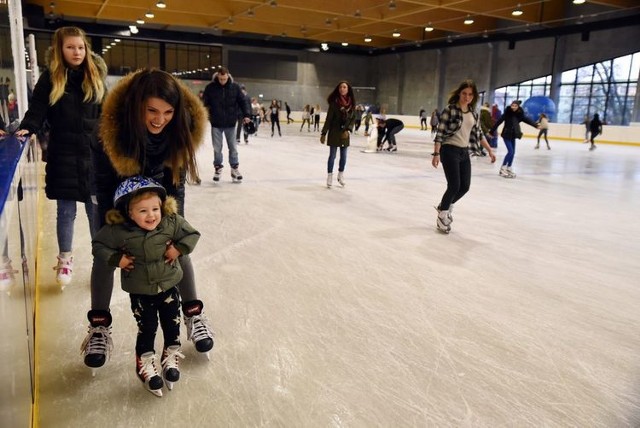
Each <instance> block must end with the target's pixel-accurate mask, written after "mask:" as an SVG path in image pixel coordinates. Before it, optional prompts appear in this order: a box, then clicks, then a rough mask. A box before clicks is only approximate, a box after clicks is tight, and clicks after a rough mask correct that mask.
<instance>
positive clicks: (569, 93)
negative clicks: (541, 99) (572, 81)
mask: <svg viewBox="0 0 640 428" xmlns="http://www.w3.org/2000/svg"><path fill="white" fill-rule="evenodd" d="M574 90H575V85H562V86H560V96H561V97H572V98H573V91H574Z"/></svg>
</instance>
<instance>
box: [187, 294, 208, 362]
mask: <svg viewBox="0 0 640 428" xmlns="http://www.w3.org/2000/svg"><path fill="white" fill-rule="evenodd" d="M202 308H203V304H202V302H201V301H200V300H193V301H191V302H187V303H183V304H182V313H183V314H184V323H185V325H186V326H187V339H189V340H191V341H192V342H193V344H194V345H195V347H196V350H197V351H198V352H200V353H203V354H205V355H206V357H207V359H208V360H209V359H210V358H209V351H210V350H211V349H212V348H213V338H214V334H213V330H211V327H210V326H209V319H208V318H207V316H206V315H205V314H204V313H202Z"/></svg>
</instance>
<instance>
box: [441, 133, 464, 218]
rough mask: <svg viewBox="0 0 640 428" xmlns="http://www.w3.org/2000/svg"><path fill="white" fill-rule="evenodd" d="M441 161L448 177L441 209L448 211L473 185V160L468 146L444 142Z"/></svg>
mask: <svg viewBox="0 0 640 428" xmlns="http://www.w3.org/2000/svg"><path fill="white" fill-rule="evenodd" d="M440 162H441V163H442V169H443V170H444V176H445V177H446V178H447V190H446V191H445V192H444V195H442V201H440V207H439V209H440V210H442V211H447V210H448V209H449V207H450V206H451V204H454V203H456V202H457V201H458V200H459V199H460V198H462V197H463V196H464V194H465V193H467V192H468V191H469V187H470V186H471V160H470V159H469V149H468V148H467V147H464V148H462V147H456V146H452V145H451V144H443V145H442V147H441V148H440Z"/></svg>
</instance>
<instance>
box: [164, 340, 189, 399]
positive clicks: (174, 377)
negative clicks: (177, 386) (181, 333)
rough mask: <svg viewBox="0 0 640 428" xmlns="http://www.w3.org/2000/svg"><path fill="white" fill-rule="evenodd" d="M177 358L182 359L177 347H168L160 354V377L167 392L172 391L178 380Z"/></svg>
mask: <svg viewBox="0 0 640 428" xmlns="http://www.w3.org/2000/svg"><path fill="white" fill-rule="evenodd" d="M178 358H184V355H183V354H182V353H181V352H180V346H179V345H172V346H169V347H167V348H165V350H164V352H163V353H162V362H161V364H162V377H163V378H164V381H165V383H166V384H167V388H168V389H169V391H171V390H172V389H173V384H174V383H175V382H177V381H179V380H180V370H179V369H178Z"/></svg>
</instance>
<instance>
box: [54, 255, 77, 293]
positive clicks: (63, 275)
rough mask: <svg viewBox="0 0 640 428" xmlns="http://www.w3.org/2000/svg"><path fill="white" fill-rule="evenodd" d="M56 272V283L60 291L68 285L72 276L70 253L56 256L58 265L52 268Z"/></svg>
mask: <svg viewBox="0 0 640 428" xmlns="http://www.w3.org/2000/svg"><path fill="white" fill-rule="evenodd" d="M53 270H55V271H56V282H57V283H58V285H59V286H60V289H61V290H64V288H65V287H66V286H67V285H69V283H70V282H71V277H72V275H73V256H72V255H71V253H70V252H66V253H60V254H59V255H58V263H57V264H56V265H55V266H54V267H53Z"/></svg>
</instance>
